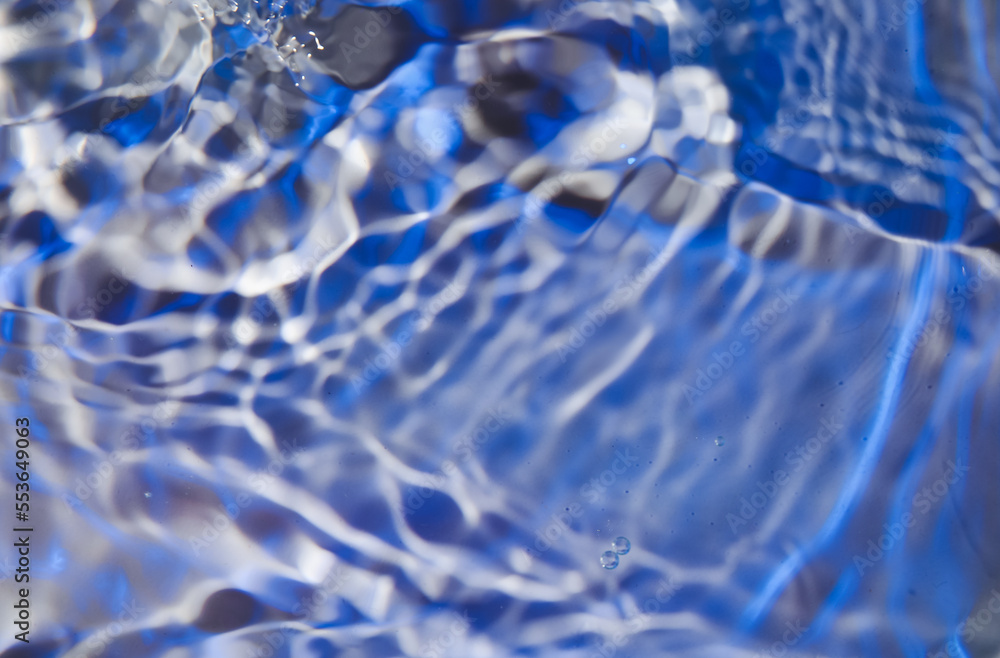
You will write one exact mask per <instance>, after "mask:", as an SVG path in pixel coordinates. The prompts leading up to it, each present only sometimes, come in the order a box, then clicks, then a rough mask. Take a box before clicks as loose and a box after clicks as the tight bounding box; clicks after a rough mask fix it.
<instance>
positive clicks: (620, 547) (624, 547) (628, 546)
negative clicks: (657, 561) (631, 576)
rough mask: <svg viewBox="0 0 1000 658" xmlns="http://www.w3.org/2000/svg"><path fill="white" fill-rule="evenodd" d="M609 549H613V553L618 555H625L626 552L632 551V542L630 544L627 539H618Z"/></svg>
mask: <svg viewBox="0 0 1000 658" xmlns="http://www.w3.org/2000/svg"><path fill="white" fill-rule="evenodd" d="M611 548H612V549H614V551H615V553H617V554H618V555H627V554H628V552H629V551H630V550H632V542H630V541H629V540H628V538H627V537H618V538H617V539H615V540H614V541H613V542H611Z"/></svg>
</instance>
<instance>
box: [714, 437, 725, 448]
mask: <svg viewBox="0 0 1000 658" xmlns="http://www.w3.org/2000/svg"><path fill="white" fill-rule="evenodd" d="M715 445H717V446H719V447H720V448H721V447H722V446H724V445H726V440H725V439H724V438H722V437H721V436H720V437H719V438H717V439H716V440H715Z"/></svg>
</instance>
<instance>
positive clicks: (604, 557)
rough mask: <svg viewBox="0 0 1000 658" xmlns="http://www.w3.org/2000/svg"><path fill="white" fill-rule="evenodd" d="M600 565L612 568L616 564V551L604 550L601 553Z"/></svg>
mask: <svg viewBox="0 0 1000 658" xmlns="http://www.w3.org/2000/svg"><path fill="white" fill-rule="evenodd" d="M601 566H602V567H604V568H605V569H614V568H615V567H617V566H618V553H615V552H614V551H604V552H603V553H601Z"/></svg>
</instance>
